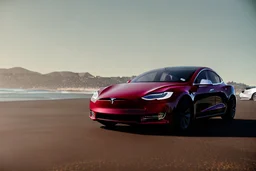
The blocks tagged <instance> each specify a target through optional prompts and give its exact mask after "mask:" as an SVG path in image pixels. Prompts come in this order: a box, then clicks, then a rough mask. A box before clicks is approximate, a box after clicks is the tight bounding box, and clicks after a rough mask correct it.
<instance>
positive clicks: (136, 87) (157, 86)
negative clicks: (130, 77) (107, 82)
mask: <svg viewBox="0 0 256 171" xmlns="http://www.w3.org/2000/svg"><path fill="white" fill-rule="evenodd" d="M182 85H185V84H184V83H166V82H165V83H159V82H158V83H124V84H115V85H112V86H109V87H106V88H105V89H103V90H101V91H100V95H99V99H102V98H123V99H135V98H139V97H142V96H144V95H146V94H148V93H152V92H162V91H167V90H168V89H170V88H174V87H176V86H182Z"/></svg>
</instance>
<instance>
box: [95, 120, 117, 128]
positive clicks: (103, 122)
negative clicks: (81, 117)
mask: <svg viewBox="0 0 256 171" xmlns="http://www.w3.org/2000/svg"><path fill="white" fill-rule="evenodd" d="M98 122H99V123H101V124H102V125H104V126H105V127H106V128H114V127H115V126H116V123H114V122H108V121H98Z"/></svg>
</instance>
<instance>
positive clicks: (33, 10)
mask: <svg viewBox="0 0 256 171" xmlns="http://www.w3.org/2000/svg"><path fill="white" fill-rule="evenodd" d="M254 2H255V1H254ZM0 59H1V60H0V68H11V67H24V68H27V69H29V70H33V71H38V72H41V73H49V72H52V71H74V72H90V73H91V74H93V75H100V76H131V75H138V74H140V73H143V72H145V71H148V70H151V69H155V68H161V67H167V66H168V67H169V66H194V65H196V66H207V67H211V68H212V69H214V70H215V71H216V72H217V73H219V74H220V75H221V77H222V78H223V79H224V81H226V82H227V81H232V80H233V81H236V82H243V83H246V84H250V85H252V84H253V85H256V3H253V0H214V1H213V0H193V1H191V0H175V1H174V0H173V1H172V0H107V1H106V0H94V1H92V0H88V1H86V0H76V1H72V0H70V1H68V0H41V1H39V0H23V1H19V0H0Z"/></svg>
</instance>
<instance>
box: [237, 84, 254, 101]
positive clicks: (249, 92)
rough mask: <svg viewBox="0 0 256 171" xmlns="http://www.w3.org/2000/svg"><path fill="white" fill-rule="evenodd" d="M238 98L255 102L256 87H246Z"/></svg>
mask: <svg viewBox="0 0 256 171" xmlns="http://www.w3.org/2000/svg"><path fill="white" fill-rule="evenodd" d="M239 97H240V99H241V100H253V101H256V86H255V87H246V88H245V89H244V90H243V91H242V92H241V93H240V94H239Z"/></svg>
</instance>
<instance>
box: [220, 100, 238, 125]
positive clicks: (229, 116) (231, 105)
mask: <svg viewBox="0 0 256 171" xmlns="http://www.w3.org/2000/svg"><path fill="white" fill-rule="evenodd" d="M235 114H236V99H235V97H231V98H230V100H229V101H228V106H227V111H226V113H225V114H224V115H223V116H221V117H222V119H223V120H226V121H231V120H233V119H234V117H235Z"/></svg>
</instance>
